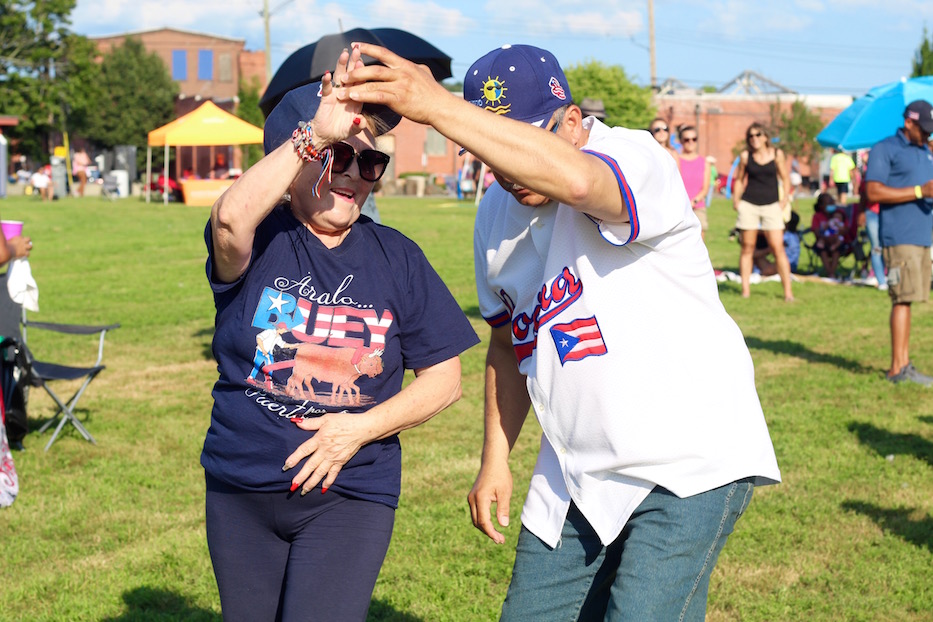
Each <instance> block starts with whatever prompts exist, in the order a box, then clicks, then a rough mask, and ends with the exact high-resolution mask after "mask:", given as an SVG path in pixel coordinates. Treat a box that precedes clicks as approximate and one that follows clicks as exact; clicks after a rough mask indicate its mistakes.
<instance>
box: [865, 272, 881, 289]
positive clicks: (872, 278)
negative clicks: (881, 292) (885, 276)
mask: <svg viewBox="0 0 933 622" xmlns="http://www.w3.org/2000/svg"><path fill="white" fill-rule="evenodd" d="M864 283H865V285H868V286H870V287H878V278H877V277H876V276H875V275H871V276H870V277H868V278H866V279H865V281H864Z"/></svg>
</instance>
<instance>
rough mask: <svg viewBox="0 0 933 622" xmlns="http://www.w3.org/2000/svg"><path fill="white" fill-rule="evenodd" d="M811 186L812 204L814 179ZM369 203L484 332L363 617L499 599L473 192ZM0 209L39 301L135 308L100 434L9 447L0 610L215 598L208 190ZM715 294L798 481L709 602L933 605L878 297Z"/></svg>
mask: <svg viewBox="0 0 933 622" xmlns="http://www.w3.org/2000/svg"><path fill="white" fill-rule="evenodd" d="M798 203H799V208H800V211H801V215H802V216H803V222H804V223H809V220H810V216H809V214H810V212H809V206H810V203H811V201H807V200H801V201H799V202H798ZM379 207H380V211H381V213H382V218H383V221H384V222H385V223H386V224H389V225H392V226H394V227H396V228H398V229H400V230H401V231H403V232H404V233H406V234H407V235H408V236H409V237H411V238H413V239H414V240H415V241H417V242H418V243H419V244H420V245H421V246H422V248H424V250H425V252H426V254H427V255H428V257H429V259H431V261H432V262H433V263H434V265H435V267H436V268H437V269H438V271H439V272H440V273H441V276H442V277H443V278H444V279H445V281H446V282H447V284H448V285H449V287H450V288H451V289H452V291H453V292H454V294H455V296H456V297H457V299H458V300H459V301H460V303H461V305H462V307H463V309H464V310H465V311H466V313H467V314H468V315H469V317H470V319H471V320H472V321H473V323H474V326H475V327H476V329H477V331H478V333H479V334H480V336H481V337H482V338H483V341H484V343H483V344H481V345H480V346H477V347H475V348H473V349H472V350H470V351H469V352H468V353H467V354H466V355H465V356H464V357H463V370H464V371H463V373H464V394H463V399H462V400H461V401H460V402H458V403H457V404H455V405H454V406H453V407H451V408H450V409H448V410H447V411H445V412H444V413H442V414H440V415H438V416H437V417H436V418H435V419H433V420H432V421H431V422H429V423H428V424H426V425H424V426H421V427H420V428H416V429H414V430H410V431H407V432H405V433H404V434H403V436H402V443H403V447H404V462H405V466H404V475H403V491H402V499H401V507H400V509H399V511H398V514H397V520H396V528H395V535H394V539H393V542H392V545H391V548H390V550H389V554H388V558H387V560H386V563H385V566H384V568H383V571H382V574H381V576H380V579H379V582H378V584H377V586H376V591H375V596H374V601H373V606H372V608H371V611H370V620H372V621H398V622H416V621H421V622H434V621H464V622H471V621H486V620H495V619H496V618H497V615H498V609H499V606H500V604H501V601H502V599H503V597H504V595H505V590H506V586H507V585H508V580H509V573H510V570H511V562H512V559H513V550H514V545H515V540H516V537H517V533H518V528H517V525H518V514H519V511H520V507H521V503H520V499H519V498H516V499H513V504H512V507H513V516H512V518H513V520H512V524H513V527H512V528H511V529H510V530H509V532H508V540H507V542H506V544H505V545H504V546H495V545H493V544H492V543H491V542H490V541H488V540H487V539H485V537H483V536H481V534H480V533H479V532H477V531H476V530H474V529H473V527H472V525H471V524H470V520H469V511H468V508H467V505H466V494H467V492H468V490H469V488H470V486H471V484H472V481H473V478H474V476H475V474H476V470H477V468H478V464H479V452H480V446H481V442H482V392H483V389H482V371H483V360H484V354H485V342H486V341H487V339H488V329H487V328H486V327H485V325H484V323H483V322H482V320H481V318H480V317H479V316H478V311H477V303H476V294H475V292H474V282H473V270H472V234H471V229H472V224H473V216H474V213H475V210H474V208H473V207H472V205H471V204H468V203H457V202H456V201H453V200H449V199H424V200H414V199H406V198H385V199H380V201H379ZM0 213H2V215H3V217H4V218H15V219H19V220H23V221H25V223H26V228H25V232H26V233H27V234H29V235H31V236H32V237H33V240H34V243H35V249H34V251H33V255H32V258H31V262H30V263H31V265H32V271H33V275H34V276H35V278H36V280H37V282H38V284H39V290H40V299H39V303H40V307H41V312H39V313H37V314H34V316H33V317H34V318H35V319H41V320H46V321H71V322H82V323H97V322H101V323H103V322H121V323H122V325H123V326H122V328H121V329H119V330H117V331H115V332H114V333H112V334H111V335H110V336H108V350H107V353H106V362H107V365H108V369H107V370H106V371H105V372H104V373H103V374H102V375H101V376H100V377H99V378H98V379H97V380H96V381H95V382H94V383H93V384H92V385H91V388H90V389H89V390H88V392H87V393H86V395H85V396H84V397H83V398H82V401H81V408H80V409H79V415H80V416H81V417H82V419H85V418H86V425H87V427H88V428H89V430H90V431H91V432H92V434H94V435H95V436H96V438H97V441H98V444H97V445H91V444H89V443H87V442H85V441H84V440H83V439H81V438H80V437H79V436H78V435H77V433H75V432H74V431H73V430H69V431H68V432H67V433H65V434H64V436H63V437H62V438H61V439H60V440H58V441H57V442H56V443H55V444H54V445H53V447H52V449H51V450H50V451H49V452H48V453H45V452H43V451H42V447H43V445H44V444H45V440H44V439H45V438H47V436H48V433H47V434H46V436H45V437H39V436H38V435H37V434H36V433H35V432H33V433H31V434H30V435H29V436H27V438H26V441H25V444H26V447H27V450H26V451H25V452H21V453H15V460H16V466H17V470H18V472H19V477H20V486H21V491H20V497H19V498H18V499H17V501H16V503H15V504H14V505H13V506H12V507H10V508H8V509H5V510H2V511H0V542H2V549H0V551H2V553H0V554H2V558H0V559H2V561H0V620H2V621H19V620H22V621H29V622H32V621H61V620H69V621H70V620H106V621H112V622H115V621H127V622H128V621H157V620H158V621H174V620H210V621H217V620H220V608H219V602H218V598H217V592H216V586H215V584H214V579H213V574H212V571H211V565H210V560H209V557H208V552H207V547H206V544H205V538H204V520H203V473H202V469H201V467H200V465H199V462H198V458H199V452H200V449H201V444H202V441H203V437H204V433H205V430H206V428H207V426H208V423H209V413H210V405H211V404H210V388H211V385H212V382H213V381H214V379H215V377H216V368H215V364H214V362H213V361H212V359H211V355H210V340H211V334H212V327H213V305H212V301H211V296H210V292H209V289H208V287H207V284H206V281H205V277H204V257H205V250H204V243H203V228H204V223H205V220H206V218H207V214H208V210H207V208H194V207H185V206H181V205H176V204H170V205H168V206H162V205H161V204H148V205H147V204H146V203H144V202H140V201H138V200H136V199H125V200H118V201H114V202H110V201H107V200H101V199H92V198H86V199H83V200H78V199H71V198H65V199H62V200H58V201H55V202H53V203H42V202H40V201H38V200H35V199H33V198H31V197H15V198H14V197H11V198H7V199H5V200H3V201H0ZM709 215H710V221H711V228H710V231H709V237H708V245H709V248H710V254H711V257H712V259H713V264H714V266H715V267H717V268H721V269H727V270H736V269H737V264H738V245H737V244H736V243H735V242H734V241H730V240H729V239H728V238H727V232H728V230H729V229H730V228H731V226H732V223H733V219H734V216H733V212H732V209H731V207H730V206H729V204H728V203H727V202H726V201H725V200H723V199H718V200H717V201H716V202H715V203H714V205H713V207H712V208H711V209H710V213H709ZM720 292H721V296H722V300H723V303H724V304H725V306H726V309H727V310H728V311H729V312H730V314H731V315H732V316H733V317H734V318H735V319H736V321H737V322H738V324H739V326H740V327H741V328H742V330H743V332H744V334H745V337H746V341H747V343H748V345H749V348H750V350H751V353H752V356H753V358H754V361H755V366H756V381H757V385H758V390H759V394H760V396H761V401H762V404H763V406H764V409H765V416H766V418H767V420H768V423H769V426H770V430H771V435H772V438H773V440H774V444H775V448H776V450H777V455H778V460H779V463H780V466H781V469H782V473H783V477H784V482H783V483H782V484H781V485H779V486H773V487H767V488H762V489H759V490H758V491H756V493H755V498H754V500H753V502H752V504H751V506H750V508H749V510H748V512H747V514H746V515H745V517H744V518H743V519H742V521H740V523H739V525H738V528H737V531H736V533H735V534H734V535H733V536H732V538H731V539H730V541H729V544H728V546H727V547H726V549H725V551H724V553H723V555H722V557H721V559H720V562H719V565H718V567H717V569H716V571H715V573H714V575H713V578H712V585H711V593H710V602H709V615H708V619H709V620H714V621H722V620H742V621H764V620H768V621H783V620H807V621H811V620H812V621H838V620H862V621H866V622H867V621H877V620H884V621H899V622H900V621H917V620H933V391H930V390H924V389H923V388H922V387H918V386H896V387H895V386H892V385H890V384H889V383H888V382H886V381H885V380H884V378H883V373H884V371H883V370H884V369H885V368H886V367H887V363H888V357H889V347H888V329H887V320H888V313H889V310H890V303H889V301H888V298H887V296H886V295H885V294H884V293H882V292H878V291H877V290H875V289H871V288H864V287H849V286H841V285H830V284H826V283H819V282H801V283H798V284H796V285H795V290H794V293H795V296H796V297H797V302H795V303H793V304H785V303H784V302H783V300H782V295H781V288H780V284H779V283H764V284H760V285H754V286H753V288H752V296H751V298H749V299H742V298H741V297H740V295H739V286H738V284H737V283H728V282H727V283H723V284H721V285H720ZM931 328H933V311H931V305H915V309H914V318H913V333H912V358H913V361H914V363H915V364H916V366H917V367H918V368H919V369H920V370H922V371H927V372H928V373H929V372H931V371H933V330H931ZM30 343H31V344H32V345H34V349H35V350H36V351H38V352H44V353H50V355H51V357H54V358H56V359H58V360H75V361H77V360H79V358H83V359H86V357H87V356H89V355H90V351H89V350H79V346H82V345H85V344H84V343H72V342H71V341H67V342H66V341H52V340H51V337H49V336H46V335H41V334H40V333H39V332H38V331H36V332H34V333H30ZM88 347H90V346H88ZM717 390H721V391H729V390H730V379H729V378H722V379H721V384H720V386H719V387H717ZM29 406H30V407H29V411H30V418H31V424H32V425H33V427H34V428H36V427H38V425H39V424H40V423H41V422H42V421H43V420H45V419H46V418H48V417H49V416H51V414H52V413H53V408H52V406H51V401H50V400H48V399H47V398H45V396H44V395H40V394H39V393H38V392H36V391H33V392H32V394H31V399H30V405H29ZM526 428H527V429H526V430H525V431H524V433H523V435H522V437H521V438H520V439H519V442H518V445H517V446H516V450H515V452H514V454H513V460H512V465H513V472H514V474H515V476H516V485H515V488H516V496H517V497H521V496H522V495H523V494H524V490H525V488H526V487H527V481H528V476H529V474H530V471H531V467H532V465H533V463H534V457H535V453H536V449H537V440H538V431H537V424H536V423H534V421H533V418H529V422H528V424H527V425H526ZM309 607H313V603H309ZM545 622H546V621H545Z"/></svg>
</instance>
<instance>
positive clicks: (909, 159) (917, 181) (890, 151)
mask: <svg viewBox="0 0 933 622" xmlns="http://www.w3.org/2000/svg"><path fill="white" fill-rule="evenodd" d="M931 179H933V154H931V153H930V148H929V147H928V146H926V145H915V144H913V143H911V142H910V141H909V140H907V138H906V137H905V136H904V132H903V130H898V132H897V133H896V134H895V135H894V136H890V137H888V138H885V139H884V140H882V141H881V142H879V143H876V144H875V146H874V147H872V148H871V153H870V154H869V157H868V169H867V170H866V171H865V181H877V182H880V183H882V184H884V185H885V186H888V187H889V188H910V187H913V186H918V185H919V186H922V185H923V184H925V183H926V182H928V181H930V180H931ZM931 208H933V204H931V202H930V199H913V200H910V201H907V202H905V203H882V204H881V213H880V227H879V235H880V238H881V246H885V247H888V246H898V245H900V244H913V245H914V246H930V243H931V241H933V233H931V232H933V211H931Z"/></svg>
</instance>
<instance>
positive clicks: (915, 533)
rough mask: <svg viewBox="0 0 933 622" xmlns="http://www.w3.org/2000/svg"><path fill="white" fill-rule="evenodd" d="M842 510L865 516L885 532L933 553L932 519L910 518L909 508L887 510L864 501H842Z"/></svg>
mask: <svg viewBox="0 0 933 622" xmlns="http://www.w3.org/2000/svg"><path fill="white" fill-rule="evenodd" d="M842 509H844V510H849V511H850V512H855V513H856V514H861V515H862V516H867V517H868V518H870V519H872V520H873V521H875V524H876V525H878V526H879V527H881V529H883V530H884V531H886V532H889V533H893V534H894V535H896V536H898V537H899V538H902V539H903V540H905V541H907V542H909V543H911V544H913V545H915V546H918V547H920V548H925V549H927V550H928V551H930V552H931V553H933V518H930V517H929V516H928V517H925V518H922V519H920V520H913V519H912V518H910V513H911V512H912V511H913V510H911V509H910V508H902V509H897V510H889V509H886V508H882V507H878V506H877V505H875V504H873V503H867V502H865V501H844V502H843V503H842Z"/></svg>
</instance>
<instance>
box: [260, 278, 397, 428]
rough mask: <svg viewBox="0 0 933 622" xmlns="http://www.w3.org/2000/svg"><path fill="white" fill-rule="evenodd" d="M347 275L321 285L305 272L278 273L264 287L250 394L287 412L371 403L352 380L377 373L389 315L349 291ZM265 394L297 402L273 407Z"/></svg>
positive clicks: (304, 412)
mask: <svg viewBox="0 0 933 622" xmlns="http://www.w3.org/2000/svg"><path fill="white" fill-rule="evenodd" d="M352 280H353V275H347V277H346V278H345V279H344V280H343V281H342V282H341V284H340V286H339V287H337V289H336V290H335V291H333V292H320V291H318V290H317V288H316V287H315V286H314V285H313V284H312V283H311V277H310V276H308V277H305V279H303V280H301V281H294V280H291V279H287V278H285V277H279V278H276V279H275V280H274V284H273V286H271V287H270V286H267V287H265V288H264V289H263V291H262V294H261V296H260V299H259V301H258V302H257V304H256V311H255V313H254V314H253V320H252V323H251V324H252V326H253V327H255V328H257V329H259V332H258V333H257V335H256V354H255V356H254V359H253V367H252V370H251V371H250V375H249V377H247V378H246V382H247V384H249V385H251V386H252V387H255V389H259V391H255V390H253V389H250V390H248V393H249V394H250V395H251V396H254V397H256V399H257V400H259V401H261V402H263V403H264V404H266V405H267V407H268V408H269V409H270V410H273V411H275V412H279V413H280V414H282V416H285V415H286V414H287V416H289V417H296V416H303V415H316V414H322V413H324V412H328V411H332V410H343V409H346V408H355V407H360V406H366V405H369V404H372V403H373V401H374V400H373V397H372V396H369V395H366V394H365V393H363V392H362V391H361V390H360V387H359V386H358V385H357V381H358V380H359V379H360V378H361V377H368V378H374V377H376V376H378V375H379V374H381V373H382V371H383V363H382V356H383V354H384V353H385V344H386V334H387V333H388V331H389V328H390V327H391V326H392V323H393V321H394V316H393V315H392V312H391V311H390V310H388V309H386V310H384V311H382V312H381V313H377V311H376V310H375V309H373V308H372V305H366V304H363V303H360V302H358V301H356V300H354V299H353V298H352V297H351V296H349V295H347V294H346V289H347V288H348V287H349V285H350V283H351V282H352ZM286 335H290V337H291V338H290V339H286V338H285V336H286ZM270 397H271V398H272V399H273V400H274V401H275V402H278V403H279V404H290V405H297V406H298V408H293V409H289V410H288V411H287V412H285V411H284V410H282V409H281V408H280V407H279V406H276V407H275V408H273V406H272V405H270V404H268V400H269V399H270Z"/></svg>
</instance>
